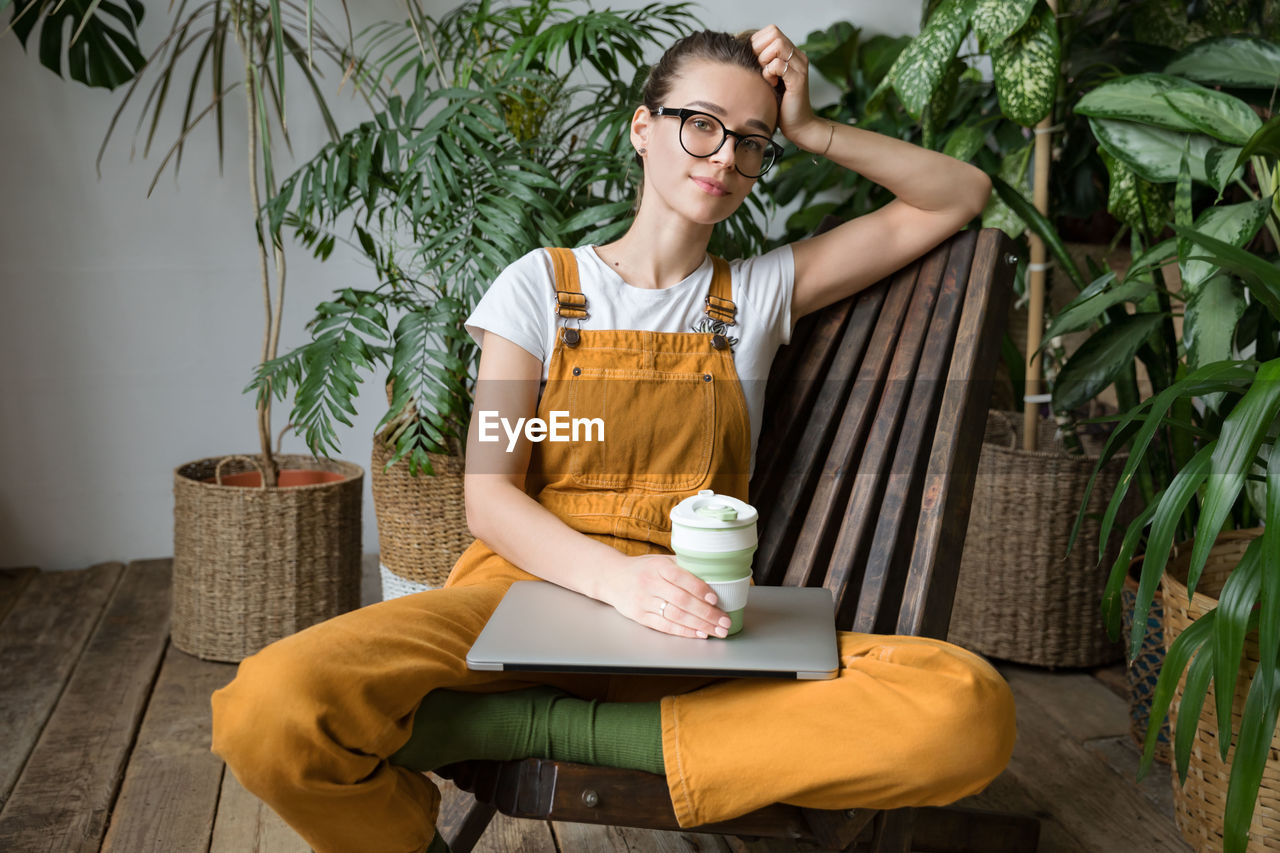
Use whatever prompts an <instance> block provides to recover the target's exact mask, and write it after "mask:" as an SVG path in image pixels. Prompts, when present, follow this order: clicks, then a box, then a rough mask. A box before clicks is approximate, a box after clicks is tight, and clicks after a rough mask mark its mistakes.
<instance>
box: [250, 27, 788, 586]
mask: <svg viewBox="0 0 1280 853" xmlns="http://www.w3.org/2000/svg"><path fill="white" fill-rule="evenodd" d="M413 14H414V17H413V18H412V20H410V21H408V22H405V23H403V24H394V25H393V24H385V25H379V26H377V27H374V28H371V29H370V30H369V31H367V32H366V33H364V34H362V36H361V38H362V40H364V41H365V43H366V44H367V47H366V48H365V51H364V53H365V54H366V56H367V57H368V59H367V60H366V62H367V68H368V69H369V73H370V74H373V75H376V76H378V77H379V78H382V79H391V80H397V81H403V83H404V86H405V88H406V89H407V91H406V92H405V94H403V95H395V96H391V97H388V98H386V99H385V101H383V102H382V103H381V104H380V105H379V106H380V109H379V110H378V111H377V113H376V115H375V116H374V117H373V118H372V119H371V120H369V121H367V122H364V123H363V124H361V125H360V126H359V127H357V128H355V129H353V130H351V131H348V132H347V133H345V134H343V135H342V136H341V137H340V138H338V139H337V140H335V141H334V142H333V143H331V144H329V145H328V146H326V147H325V148H324V150H322V151H321V152H320V153H319V154H318V155H317V156H316V157H315V158H313V159H312V160H311V161H310V162H308V163H307V164H305V165H304V166H303V167H302V168H301V169H299V170H298V171H297V172H295V173H294V174H292V175H290V176H289V177H288V178H287V179H286V180H285V181H284V182H283V183H282V185H281V189H280V193H279V194H278V195H277V197H276V198H275V199H274V200H273V202H272V204H271V217H272V221H273V223H280V224H283V225H288V226H291V227H293V228H294V229H295V230H296V231H297V233H298V234H299V236H300V237H301V238H302V239H303V240H304V241H305V242H307V243H308V244H310V245H311V246H313V248H314V250H315V252H316V254H317V255H318V256H319V257H322V258H323V257H325V256H327V255H328V253H329V252H330V251H331V249H332V247H333V246H334V245H335V243H336V241H337V240H338V239H340V238H341V239H345V235H344V234H343V233H342V232H343V229H345V228H347V227H350V229H351V232H352V233H353V234H354V237H355V240H354V241H353V242H354V243H355V245H356V246H357V247H358V249H359V250H360V251H361V252H362V253H363V254H364V255H365V257H367V258H368V259H369V260H370V261H371V263H372V265H373V267H374V270H375V271H376V281H375V282H373V283H372V285H371V286H366V287H360V288H355V287H353V288H350V289H345V290H343V291H342V292H341V293H339V294H337V296H336V298H335V299H333V300H331V301H327V302H325V303H323V304H321V305H320V306H318V308H317V310H316V314H315V316H314V317H313V319H312V321H311V323H310V324H309V328H310V331H311V340H310V341H309V342H307V343H305V344H304V345H302V346H300V347H297V348H295V349H293V350H292V351H290V352H288V353H286V354H284V355H282V356H280V357H279V358H277V359H274V360H268V361H265V362H264V364H263V365H262V368H261V369H260V371H259V373H258V376H257V378H256V379H255V381H254V387H257V388H259V389H266V388H270V389H271V390H272V391H273V392H274V393H275V394H276V395H277V396H278V397H280V399H285V398H286V396H287V394H288V393H289V392H292V393H293V395H294V396H293V413H292V420H293V421H294V422H295V423H297V424H299V426H300V427H301V428H302V429H303V430H304V433H305V437H306V440H307V443H308V444H309V445H310V446H311V447H312V448H313V450H315V451H317V452H323V451H325V450H333V449H336V443H335V442H336V438H335V433H334V429H333V424H334V421H335V420H341V419H344V417H345V415H344V414H343V413H344V412H345V413H351V412H353V411H354V398H355V395H356V393H357V390H358V386H359V384H360V383H361V381H362V379H363V377H362V374H363V373H366V372H372V371H374V370H378V371H385V375H386V382H387V385H388V387H389V389H390V390H389V400H388V408H387V410H386V412H385V414H384V415H383V417H382V419H381V421H380V423H379V426H378V432H377V435H376V436H375V437H374V449H373V454H372V455H373V483H374V500H375V505H376V511H377V516H378V524H379V540H380V548H381V561H382V564H383V580H384V595H394V594H401V593H403V592H409V591H416V590H420V589H423V588H428V587H430V586H434V585H438V584H440V583H442V582H443V580H444V578H445V577H446V576H447V574H448V571H449V569H450V568H452V566H453V563H454V562H455V561H456V558H457V556H458V554H459V553H460V552H461V550H462V549H463V548H464V547H465V546H466V545H467V544H469V543H470V541H471V538H472V537H471V536H470V534H469V531H468V530H467V526H466V520H465V516H464V515H463V514H462V511H461V508H462V470H463V460H462V450H463V444H464V441H465V434H466V429H467V424H468V422H469V420H470V415H471V400H472V397H471V394H472V390H473V386H474V370H475V366H476V360H477V359H476V357H477V349H476V346H475V343H474V342H473V341H472V340H471V338H470V336H469V335H468V333H467V332H466V331H465V329H464V328H463V325H462V323H463V320H464V319H465V318H466V317H467V315H468V314H469V313H470V312H471V310H472V309H473V308H474V306H475V304H476V302H477V301H478V300H479V298H480V296H481V295H482V294H483V292H484V290H485V288H486V287H487V286H488V284H489V282H491V281H492V280H493V279H494V278H495V277H496V276H497V275H498V273H499V272H500V271H501V270H502V268H503V267H504V266H505V265H506V264H507V263H509V262H510V261H512V260H513V259H515V258H517V257H519V256H520V255H522V254H525V253H526V252H529V251H531V250H533V249H535V248H537V247H539V246H548V245H570V246H571V245H577V244H580V243H582V242H585V241H589V240H590V241H605V240H608V239H611V238H612V237H613V236H616V235H617V234H618V233H620V232H621V230H623V229H624V228H625V226H626V221H625V217H626V214H627V212H628V211H629V210H630V209H631V206H632V197H633V192H634V186H635V183H636V180H637V179H638V177H639V173H638V170H636V169H635V168H634V165H633V164H632V162H631V152H630V150H629V146H628V145H627V144H626V141H627V123H628V120H629V118H630V115H631V112H632V109H633V106H634V104H636V103H639V100H640V87H641V85H642V84H643V80H644V73H645V71H646V70H647V68H646V66H645V65H644V63H643V52H644V49H645V46H646V45H648V44H657V43H658V42H660V41H662V40H664V39H666V38H670V37H677V36H679V35H682V34H684V33H686V32H688V31H689V30H690V29H691V28H692V24H693V18H692V16H691V14H690V13H689V12H688V11H687V9H686V7H685V6H684V5H683V4H676V5H669V6H664V5H659V6H650V7H646V8H644V9H637V10H634V11H628V12H612V11H599V12H598V11H591V10H589V9H588V10H586V11H583V12H581V13H580V14H575V13H574V12H572V11H571V10H569V9H565V8H561V7H551V6H549V5H548V4H546V3H545V2H531V3H507V4H501V5H500V4H491V3H480V2H470V3H466V4H463V5H462V6H460V7H458V8H456V9H454V10H453V11H451V12H449V13H447V14H446V15H444V16H442V17H440V18H439V19H436V18H433V17H431V16H428V15H424V14H421V13H420V12H418V11H417V10H414V12H413ZM583 67H590V68H592V69H593V71H594V72H595V75H596V76H595V79H593V80H589V81H585V82H584V81H582V80H580V79H579V78H578V77H577V76H576V73H577V70H578V69H580V68H583ZM459 175H462V176H465V180H459V178H458V176H459ZM751 206H752V208H753V209H759V206H760V202H759V201H752V202H751ZM744 207H745V206H744ZM348 223H350V225H348ZM762 244H763V234H762V232H761V230H760V228H759V226H758V225H757V224H756V223H755V222H754V221H753V220H752V219H751V218H750V214H749V213H748V212H747V211H745V210H744V211H740V212H739V213H738V214H737V215H735V217H734V218H733V219H732V220H731V221H730V222H729V223H728V224H727V227H726V228H724V229H722V230H720V231H719V232H718V234H717V237H716V238H715V240H714V241H713V246H712V251H716V252H722V253H741V252H742V251H743V249H744V247H745V248H747V249H751V248H757V247H759V246H761V245H762ZM426 506H435V507H438V508H441V509H440V511H436V512H432V511H428V510H425V509H424V507H426ZM445 508H451V509H450V510H449V512H448V513H447V514H446V513H445V511H444V509H445Z"/></svg>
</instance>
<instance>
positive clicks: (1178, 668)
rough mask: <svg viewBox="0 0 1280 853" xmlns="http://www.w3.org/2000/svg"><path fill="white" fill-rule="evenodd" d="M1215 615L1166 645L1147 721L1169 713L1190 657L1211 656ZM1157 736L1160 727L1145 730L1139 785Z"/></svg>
mask: <svg viewBox="0 0 1280 853" xmlns="http://www.w3.org/2000/svg"><path fill="white" fill-rule="evenodd" d="M1217 615H1218V612H1217V611H1216V610H1210V611H1209V612H1208V613H1206V614H1205V615H1204V616H1201V617H1200V618H1199V619H1197V620H1195V621H1194V622H1192V623H1191V625H1190V626H1188V627H1187V629H1186V630H1185V631H1183V632H1182V633H1180V634H1179V635H1178V636H1177V637H1175V638H1174V640H1173V642H1172V643H1170V644H1169V650H1168V652H1166V653H1165V656H1164V660H1163V661H1161V663H1160V677H1159V678H1157V679H1156V689H1155V690H1154V691H1153V692H1152V694H1151V718H1152V719H1153V720H1163V719H1164V718H1165V716H1166V715H1167V714H1168V713H1169V705H1170V704H1171V703H1172V701H1173V691H1174V688H1175V687H1177V685H1178V682H1179V681H1180V680H1181V678H1182V671H1183V670H1184V669H1186V667H1187V662H1188V661H1190V660H1191V656H1192V655H1194V654H1195V653H1196V652H1197V651H1199V652H1200V654H1205V653H1207V652H1208V653H1211V649H1212V646H1211V645H1209V644H1208V641H1209V640H1210V639H1211V638H1212V636H1213V623H1214V622H1215V621H1216V619H1217ZM1184 701H1185V700H1184ZM1197 722H1198V718H1192V720H1191V723H1192V725H1193V727H1194V725H1195V724H1196V723H1197ZM1159 735H1160V726H1150V727H1148V728H1147V740H1146V743H1145V744H1144V745H1143V748H1142V761H1141V763H1140V764H1139V766H1138V780H1139V781H1141V780H1142V779H1143V778H1145V777H1146V775H1147V772H1148V771H1149V770H1150V769H1151V760H1152V757H1153V755H1154V752H1155V747H1156V739H1157V738H1158V737H1159ZM1187 747H1188V749H1190V743H1188V744H1187ZM1175 754H1176V753H1175ZM1182 766H1183V767H1185V766H1186V761H1185V759H1183V760H1182ZM1184 781H1185V780H1184Z"/></svg>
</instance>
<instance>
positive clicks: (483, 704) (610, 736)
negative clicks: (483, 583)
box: [389, 686, 664, 774]
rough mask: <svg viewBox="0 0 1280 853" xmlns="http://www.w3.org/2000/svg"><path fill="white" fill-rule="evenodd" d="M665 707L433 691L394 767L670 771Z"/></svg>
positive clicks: (556, 695) (550, 691)
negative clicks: (543, 765) (536, 764)
mask: <svg viewBox="0 0 1280 853" xmlns="http://www.w3.org/2000/svg"><path fill="white" fill-rule="evenodd" d="M659 708H660V705H659V703H658V702H600V701H598V700H595V699H590V700H587V699H577V698H575V697H573V696H570V695H569V694H568V693H565V692H564V691H563V690H560V689H558V688H555V687H550V686H540V687H530V688H527V689H525V690H514V691H511V692H508V693H463V692H460V691H456V690H433V691H431V692H430V693H429V694H427V697H426V698H425V699H423V700H422V704H421V705H420V706H419V707H418V711H417V713H416V714H414V718H413V733H412V734H411V735H410V736H409V742H408V743H406V744H405V745H404V746H402V747H401V748H400V749H399V750H397V751H396V753H395V754H394V755H392V756H391V757H390V759H389V760H390V762H391V763H392V764H398V765H400V766H402V767H409V768H412V769H414V770H420V771H424V770H434V769H435V768H437V767H441V766H443V765H445V764H452V763H453V762H455V761H463V760H466V759H473V758H481V759H492V760H498V761H509V760H512V759H518V758H552V759H556V760H560V761H577V762H582V763H584V764H596V765H603V766H606V767H622V768H626V769H630V770H644V771H647V772H649V773H658V774H661V773H663V772H664V767H663V763H662V716H661V712H660V710H659Z"/></svg>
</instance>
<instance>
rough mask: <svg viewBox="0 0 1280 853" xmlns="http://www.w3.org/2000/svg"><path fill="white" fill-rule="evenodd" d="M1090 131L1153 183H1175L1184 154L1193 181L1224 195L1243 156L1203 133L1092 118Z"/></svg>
mask: <svg viewBox="0 0 1280 853" xmlns="http://www.w3.org/2000/svg"><path fill="white" fill-rule="evenodd" d="M1089 127H1090V128H1092V130H1093V135H1094V137H1095V138H1096V139H1097V140H1098V144H1099V145H1101V146H1102V147H1103V148H1104V149H1105V150H1106V151H1107V152H1108V153H1109V154H1111V156H1113V157H1115V158H1117V159H1119V160H1122V161H1123V162H1124V164H1125V165H1126V166H1128V167H1129V168H1130V169H1132V170H1133V171H1134V172H1136V173H1137V174H1138V176H1139V177H1141V178H1143V179H1144V180H1148V181H1151V182H1153V183H1173V182H1175V181H1176V180H1177V179H1178V164H1179V162H1180V161H1181V158H1182V154H1183V152H1184V151H1185V152H1187V155H1188V162H1189V164H1190V166H1191V177H1192V178H1194V179H1195V180H1197V181H1200V182H1201V183H1203V184H1208V185H1209V186H1211V187H1213V188H1214V189H1216V190H1219V191H1221V190H1222V188H1223V187H1225V186H1226V185H1227V182H1228V181H1230V180H1231V179H1232V177H1233V174H1234V172H1235V168H1234V163H1235V160H1236V158H1237V156H1238V155H1239V152H1240V149H1238V148H1234V147H1227V146H1224V145H1222V144H1221V143H1219V142H1218V141H1216V140H1214V139H1212V138H1210V137H1208V136H1205V135H1204V134H1202V133H1178V132H1176V131H1172V130H1164V129H1162V128H1159V127H1151V126H1149V125H1145V124H1140V123H1138V122H1133V121H1122V120H1120V119H1108V118H1090V119H1089Z"/></svg>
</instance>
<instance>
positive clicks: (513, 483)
mask: <svg viewBox="0 0 1280 853" xmlns="http://www.w3.org/2000/svg"><path fill="white" fill-rule="evenodd" d="M541 378H542V364H541V362H539V361H538V359H537V358H535V357H534V356H533V355H531V354H530V353H528V352H527V351H525V350H524V349H523V348H521V347H520V346H519V345H517V344H515V343H512V342H511V341H509V340H507V339H506V338H503V337H501V336H500V335H495V334H493V333H492V332H486V333H485V336H484V347H483V349H482V350H481V354H480V371H479V374H478V376H477V382H476V395H475V406H474V409H473V412H472V417H471V425H470V428H469V430H468V432H467V470H466V475H465V478H464V482H465V490H466V509H467V524H468V526H469V527H470V528H471V533H472V534H473V535H474V536H475V537H476V538H477V539H481V540H483V541H484V542H485V543H486V544H487V545H488V546H489V547H490V548H492V549H493V550H494V552H496V553H497V554H498V555H500V556H502V557H504V558H506V559H507V560H510V561H511V562H512V563H514V564H515V565H516V566H518V567H520V568H521V569H523V570H525V571H526V572H529V573H530V574H532V575H536V576H537V577H540V578H542V579H544V580H548V581H551V582H552V583H555V584H558V585H560V586H563V587H567V588H568V589H571V590H574V591H575V592H579V593H582V594H583V595H588V596H590V597H592V598H594V599H596V600H598V601H603V602H605V603H607V604H610V605H612V606H613V607H614V608H615V609H617V610H618V611H619V612H620V613H622V614H623V615H624V616H626V617H628V618H629V619H632V620H633V621H636V622H639V623H640V624H642V625H646V626H647V627H650V628H654V629H656V630H659V631H664V632H666V633H669V634H676V635H679V636H685V637H694V636H700V637H705V636H707V634H708V633H716V632H717V628H718V626H721V625H722V626H723V628H721V630H723V629H724V628H727V627H728V625H729V617H728V616H726V615H725V614H724V612H723V611H722V610H719V609H718V608H716V607H713V606H712V605H711V604H710V603H708V601H714V599H715V593H714V592H713V591H712V589H711V587H710V586H708V585H707V584H706V583H705V582H704V581H702V580H701V579H699V578H698V577H696V576H695V575H693V574H692V573H690V572H687V571H685V570H684V569H682V568H680V566H679V565H677V564H676V562H675V560H674V559H672V558H671V557H669V556H667V555H664V554H649V555H645V556H641V557H628V556H626V555H625V554H623V553H622V552H620V551H618V550H617V549H615V548H611V547H610V546H608V545H606V544H604V543H603V542H599V541H597V540H595V539H592V538H591V537H589V536H584V535H583V534H581V533H579V532H578V531H576V530H574V529H573V528H572V527H569V525H567V524H565V523H564V522H563V521H561V520H560V518H559V517H558V516H556V515H555V514H554V513H552V512H551V511H550V510H548V509H546V508H545V507H543V506H542V505H541V504H539V503H538V502H537V501H536V500H534V499H533V498H532V497H530V496H529V495H528V494H527V493H526V492H525V490H524V487H525V475H526V472H527V471H528V467H529V458H530V455H531V453H532V444H531V443H530V442H529V440H528V439H527V438H525V437H524V435H523V432H522V434H521V436H520V438H519V439H518V441H517V442H516V444H515V446H513V447H512V448H511V450H510V452H508V451H507V440H506V437H505V436H504V437H503V440H501V441H498V442H481V441H479V413H480V412H482V411H490V412H496V413H497V415H496V417H500V418H506V419H507V420H508V421H509V422H510V423H515V422H516V419H517V418H521V417H525V418H528V417H534V416H536V415H537V410H538V386H539V383H540V380H541ZM707 596H710V599H708V598H707ZM663 601H667V602H670V604H669V605H668V606H667V608H666V611H665V616H663V617H660V616H659V615H658V613H657V610H658V608H659V607H661V604H662V602H663ZM721 620H723V622H721ZM722 636H723V634H722Z"/></svg>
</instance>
